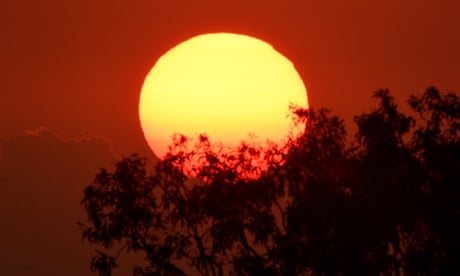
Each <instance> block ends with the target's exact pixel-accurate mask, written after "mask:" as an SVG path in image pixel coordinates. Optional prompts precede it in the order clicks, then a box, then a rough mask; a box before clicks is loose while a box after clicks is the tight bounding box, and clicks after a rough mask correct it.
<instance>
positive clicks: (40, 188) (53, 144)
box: [0, 128, 117, 275]
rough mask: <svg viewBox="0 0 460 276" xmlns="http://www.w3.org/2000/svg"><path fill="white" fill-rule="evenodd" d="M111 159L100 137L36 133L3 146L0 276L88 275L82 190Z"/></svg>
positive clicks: (90, 252) (0, 164) (30, 133)
mask: <svg viewBox="0 0 460 276" xmlns="http://www.w3.org/2000/svg"><path fill="white" fill-rule="evenodd" d="M116 158H117V156H116V154H115V153H114V152H113V151H112V150H111V147H110V144H109V143H108V141H107V140H105V139H104V138H102V137H83V138H79V139H64V138H62V137H60V136H59V135H57V134H56V133H53V132H52V131H50V130H49V129H46V128H40V129H38V130H36V131H31V132H27V133H24V134H22V135H19V136H16V137H14V138H11V139H10V140H9V141H7V142H6V143H5V144H4V147H3V159H2V160H1V163H0V188H1V192H0V204H1V208H0V221H1V227H0V244H1V246H0V275H89V274H90V272H89V266H88V263H89V260H90V257H91V255H92V253H93V249H92V248H91V247H90V246H89V245H88V244H82V242H81V233H80V228H79V226H78V225H77V224H76V222H77V221H84V220H85V214H84V211H83V209H82V208H81V206H80V204H79V203H80V200H81V198H82V195H83V193H82V190H83V188H84V187H85V186H86V185H87V184H89V183H90V182H91V181H92V179H93V177H94V176H95V174H96V173H97V172H98V170H99V168H101V167H108V168H111V167H113V164H114V163H115V161H116Z"/></svg>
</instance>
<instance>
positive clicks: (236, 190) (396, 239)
mask: <svg viewBox="0 0 460 276" xmlns="http://www.w3.org/2000/svg"><path fill="white" fill-rule="evenodd" d="M374 97H375V98H377V99H378V100H379V105H378V107H377V108H376V109H374V110H373V111H371V112H369V113H364V114H361V115H359V116H356V117H355V122H356V124H357V125H358V129H359V130H358V132H357V134H356V141H354V142H353V143H347V141H346V139H347V134H346V131H345V126H344V123H343V121H342V120H341V119H340V118H338V117H336V116H333V115H331V114H330V112H329V111H327V110H324V109H321V110H318V111H315V110H311V109H310V110H302V109H295V108H293V109H292V110H293V113H294V114H295V116H296V122H297V123H301V124H299V125H302V124H303V125H305V128H306V132H305V134H304V135H302V136H301V137H296V138H292V137H291V138H290V139H289V141H288V143H287V145H286V147H284V148H279V147H277V146H276V145H271V146H270V147H268V148H263V147H260V146H258V145H257V144H250V143H248V142H243V143H242V144H241V146H240V148H239V149H238V150H237V151H235V152H225V151H223V150H220V149H216V148H215V147H212V146H211V144H210V142H209V140H208V139H207V137H206V136H204V135H202V136H200V137H199V140H198V143H197V144H196V145H195V147H194V149H193V150H192V151H185V150H184V149H185V148H186V147H185V145H186V143H187V139H186V137H182V136H177V137H175V139H174V141H173V145H172V147H171V153H170V154H169V155H168V157H167V158H166V159H165V160H163V161H160V162H158V163H157V164H156V166H155V169H154V171H153V172H151V173H149V172H147V170H146V160H145V159H144V158H141V157H139V156H137V155H132V156H130V157H127V158H123V159H122V160H121V161H120V162H119V163H118V164H117V166H116V168H115V170H114V171H113V172H108V171H106V170H101V172H100V173H99V174H98V175H97V176H96V178H95V180H94V182H93V183H92V184H91V185H89V186H88V187H87V188H86V189H85V191H84V199H83V200H82V205H83V206H84V208H85V209H86V211H87V214H88V222H87V224H85V226H84V228H83V238H84V239H86V240H88V241H89V242H90V243H93V244H95V245H98V246H99V247H100V248H102V249H104V250H105V251H104V252H103V251H97V255H96V256H95V257H94V258H93V260H92V262H91V270H92V271H99V273H100V274H101V275H110V272H111V270H112V268H114V267H115V266H116V261H117V258H118V256H119V255H120V254H122V253H123V252H125V251H134V252H138V253H143V254H144V255H145V258H146V265H144V266H143V267H141V266H139V267H136V268H135V269H134V271H133V274H134V275H188V274H199V275H224V274H225V275H227V274H237V275H298V274H313V275H316V274H318V275H321V274H328V275H329V274H330V275H335V274H363V275H375V274H381V273H384V274H387V273H393V274H399V273H401V272H404V273H405V274H418V275H428V274H446V273H447V272H448V271H455V270H458V267H457V266H456V260H457V259H458V258H457V256H458V251H459V249H460V226H459V225H460V224H459V223H458V222H459V221H460V220H459V219H460V217H459V216H460V198H459V196H460V188H459V183H460V159H459V157H460V140H459V131H460V101H459V99H458V97H457V96H456V95H455V94H442V93H440V92H439V91H438V90H436V89H435V88H429V89H428V90H427V91H426V92H425V93H424V94H423V95H422V96H420V97H416V96H412V97H411V98H410V99H409V105H410V107H411V108H412V110H413V111H414V113H413V116H407V115H404V114H402V113H400V112H399V110H398V107H397V105H396V104H395V102H394V100H393V98H392V97H391V95H390V92H389V91H388V90H380V91H377V92H376V93H375V94H374ZM261 160H262V161H264V162H265V163H263V164H264V165H263V166H265V167H264V169H266V171H265V172H263V173H261V167H260V166H261V164H262V163H260V162H259V161H261ZM184 170H188V172H191V173H193V175H195V176H196V177H195V178H188V177H186V175H185V174H184V173H183V171H184ZM255 175H258V176H259V177H254V176H255ZM115 249H118V252H116V253H115V254H112V255H110V254H109V252H114V251H116V250H115Z"/></svg>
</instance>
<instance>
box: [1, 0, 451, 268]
mask: <svg viewBox="0 0 460 276" xmlns="http://www.w3.org/2000/svg"><path fill="white" fill-rule="evenodd" d="M459 10H460V2H458V1H448V0H444V1H439V0H424V1H413V0H408V1H396V0H387V1H364V0H363V1H351V0H349V1H339V0H330V1H308V0H303V1H270V0H267V1H257V0H255V1H247V0H232V1H210V0H205V1H179V0H175V1H147V0H134V1H116V0H112V1H108V0H99V1H89V0H80V1H57V0H42V1H32V0H22V1H4V3H2V7H1V9H0V34H1V43H0V80H1V81H0V112H1V113H0V114H1V116H0V146H1V147H0V148H1V149H2V150H1V151H0V153H1V154H0V158H1V159H0V188H1V189H2V191H3V192H2V193H1V195H0V200H1V202H0V206H1V209H0V223H1V226H2V227H0V228H1V229H2V230H1V232H0V243H2V244H8V246H5V247H4V246H2V247H1V249H0V274H1V275H29V274H30V272H36V274H41V275H58V274H60V273H58V272H62V271H69V270H71V271H76V272H75V275H84V273H85V271H86V272H88V267H87V266H86V267H85V265H87V263H88V262H89V256H90V255H91V248H90V246H89V245H87V244H86V245H81V244H80V243H79V242H80V240H79V238H80V236H79V235H80V233H79V230H78V228H76V226H75V223H74V222H76V221H77V220H84V213H83V210H82V208H81V207H80V206H79V205H78V203H79V200H80V199H81V197H82V192H81V191H82V189H83V187H84V186H85V185H87V184H89V183H90V181H91V179H92V178H93V177H94V175H95V174H96V173H97V170H98V168H100V167H109V168H110V166H113V164H114V162H116V160H118V159H119V158H120V156H123V155H124V156H126V155H130V154H131V153H135V152H137V153H140V154H141V155H143V156H147V157H149V158H152V153H151V152H150V150H149V149H148V146H147V143H146V142H145V139H144V137H143V134H142V130H141V128H140V123H139V118H138V104H139V96H140V89H141V86H142V83H143V80H144V77H145V75H146V74H147V72H148V71H149V70H150V68H151V67H152V66H153V65H154V63H155V61H156V60H157V59H158V58H159V57H160V56H161V55H162V54H163V53H164V52H166V51H167V50H168V49H170V48H172V47H174V46H175V45H176V44H178V43H180V42H181V41H183V40H185V39H188V38H190V37H192V36H194V35H198V34H202V33H209V32H236V33H242V34H248V35H252V36H255V37H257V38H259V39H262V40H264V41H266V42H268V43H270V44H271V45H273V46H274V47H275V49H277V50H278V51H279V52H281V53H282V54H283V55H285V56H286V57H288V58H289V59H290V60H291V61H292V62H293V63H294V65H295V67H296V69H297V70H298V71H299V73H300V75H301V76H302V78H303V80H304V82H305V84H306V88H307V90H308V97H309V102H310V105H311V106H312V107H313V108H320V107H327V108H330V109H332V111H333V112H334V113H335V114H337V115H340V116H341V117H342V118H344V119H345V121H346V123H347V126H348V127H349V129H350V131H352V130H353V127H352V118H353V115H357V114H359V113H362V112H365V111H369V110H370V109H371V108H372V106H374V105H375V101H373V100H372V99H371V95H372V92H373V91H376V90H377V89H380V88H389V89H390V90H391V91H392V93H393V95H394V96H395V98H396V100H397V102H398V103H399V104H400V105H404V104H405V101H406V100H407V98H408V96H409V95H410V94H417V93H422V92H423V91H424V90H425V89H426V88H427V87H428V86H431V85H434V86H436V87H437V88H438V89H440V90H441V91H456V92H457V93H458V92H459V91H460V78H459V76H460V67H459V66H458V65H459V64H460V51H459V50H458V49H460V17H459V16H458V11H459ZM403 110H407V109H404V108H403ZM60 252H66V253H68V254H62V253H60ZM38 255H40V258H38V259H37V258H36V257H37V256H38ZM56 258H57V259H56ZM53 260H54V261H56V260H59V261H58V262H53ZM88 274H89V272H88Z"/></svg>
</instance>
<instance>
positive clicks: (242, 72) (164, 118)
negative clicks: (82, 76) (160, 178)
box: [139, 33, 308, 158]
mask: <svg viewBox="0 0 460 276" xmlns="http://www.w3.org/2000/svg"><path fill="white" fill-rule="evenodd" d="M290 104H293V105H297V106H299V107H303V108H308V100H307V91H306V89H305V86H304V84H303V82H302V79H301V78H300V76H299V74H298V72H297V71H296V69H295V68H294V66H293V64H292V63H291V62H290V61H289V60H288V59H287V58H286V57H284V56H283V55H281V54H280V53H278V52H277V51H276V50H275V49H273V47H272V46H271V45H270V44H268V43H266V42H264V41H261V40H259V39H256V38H253V37H250V36H246V35H239V34H231V33H211V34H204V35H199V36H196V37H193V38H191V39H189V40H186V41H184V42H182V43H180V44H179V45H177V46H176V47H174V48H172V49H171V50H169V51H168V52H167V53H165V54H164V55H163V56H162V57H161V58H160V59H159V60H158V61H157V62H156V64H155V65H154V67H153V68H152V69H151V71H150V72H149V73H148V74H147V76H146V78H145V81H144V84H143V86H142V91H141V97H140V103H139V116H140V122H141V125H142V129H143V131H144V135H145V138H146V140H147V143H148V144H149V146H150V148H151V149H152V150H153V152H154V153H155V154H156V155H157V156H158V157H160V158H162V157H164V156H165V154H166V153H167V151H168V146H169V145H171V143H172V136H173V135H174V134H183V135H185V136H187V137H190V138H192V139H193V138H196V137H197V136H198V135H199V134H206V135H207V136H208V138H209V140H210V141H211V142H219V143H221V144H222V145H223V146H225V147H227V148H236V147H238V146H239V144H240V142H241V141H242V140H247V139H248V137H249V135H255V136H256V137H258V139H260V140H261V141H265V140H270V141H271V142H274V143H277V144H279V145H280V144H282V143H283V142H285V139H286V137H287V135H288V133H289V130H290V128H291V119H290V118H288V117H287V115H288V114H289V105H290Z"/></svg>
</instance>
